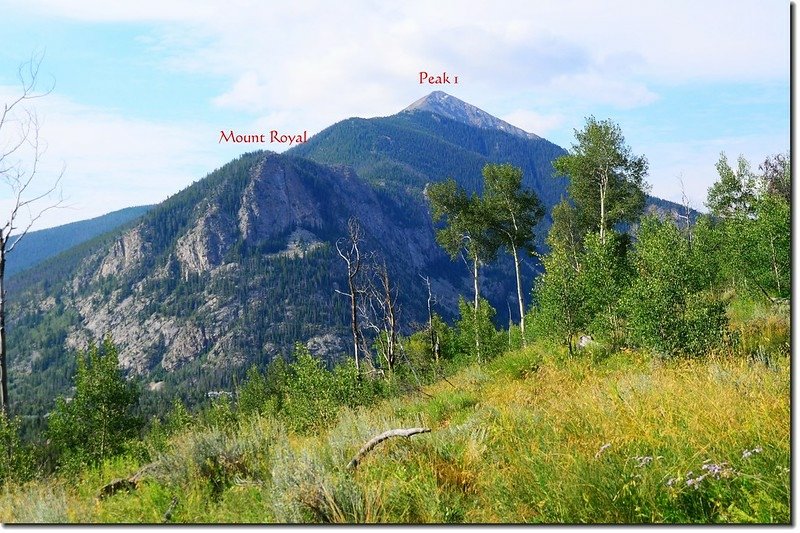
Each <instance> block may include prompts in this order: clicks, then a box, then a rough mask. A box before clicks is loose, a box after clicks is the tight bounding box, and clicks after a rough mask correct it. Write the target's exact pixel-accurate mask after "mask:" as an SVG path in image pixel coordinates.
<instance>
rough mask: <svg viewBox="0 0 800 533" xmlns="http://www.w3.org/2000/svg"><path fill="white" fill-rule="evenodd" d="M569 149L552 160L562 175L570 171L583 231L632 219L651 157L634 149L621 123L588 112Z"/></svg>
mask: <svg viewBox="0 0 800 533" xmlns="http://www.w3.org/2000/svg"><path fill="white" fill-rule="evenodd" d="M575 138H576V141H577V142H576V143H575V144H573V145H572V148H571V149H570V153H569V154H568V155H565V156H561V157H559V158H558V159H556V160H555V161H553V168H555V170H556V172H557V173H558V174H560V175H565V176H569V178H570V182H569V187H568V190H569V196H570V198H571V199H572V201H573V202H574V203H575V206H576V208H577V217H578V223H579V226H580V228H581V230H582V233H584V234H585V233H588V232H593V231H598V232H599V233H600V236H601V238H602V237H603V236H604V235H605V231H606V230H608V229H611V228H613V227H614V226H615V225H616V224H617V223H620V222H633V221H635V220H636V219H637V218H639V216H640V215H641V213H642V210H643V209H644V205H645V184H644V181H643V180H644V176H645V175H646V174H647V159H645V157H644V156H637V155H634V154H633V153H632V151H631V149H630V147H629V146H627V145H626V144H625V138H624V137H623V135H622V130H621V129H620V127H619V125H617V124H615V123H614V122H612V121H611V120H602V121H598V120H597V119H595V118H594V117H592V116H590V117H588V118H587V119H586V126H585V127H584V129H583V130H581V131H578V130H575Z"/></svg>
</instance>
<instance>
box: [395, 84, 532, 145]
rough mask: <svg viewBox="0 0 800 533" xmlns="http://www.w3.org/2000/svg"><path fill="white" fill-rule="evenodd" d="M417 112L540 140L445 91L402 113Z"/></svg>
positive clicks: (426, 98) (423, 99)
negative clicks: (433, 114) (425, 112)
mask: <svg viewBox="0 0 800 533" xmlns="http://www.w3.org/2000/svg"><path fill="white" fill-rule="evenodd" d="M417 111H428V112H430V113H435V114H437V115H441V116H443V117H447V118H449V119H452V120H457V121H458V122H463V123H464V124H469V125H470V126H475V127H478V128H483V129H495V130H500V131H505V132H507V133H510V134H512V135H516V136H518V137H522V138H524V139H539V138H540V137H539V136H538V135H534V134H533V133H528V132H527V131H525V130H523V129H521V128H518V127H516V126H512V125H511V124H509V123H508V122H506V121H505V120H500V119H499V118H497V117H495V116H492V115H490V114H489V113H487V112H486V111H484V110H482V109H479V108H477V107H475V106H474V105H472V104H468V103H467V102H465V101H463V100H459V99H458V98H456V97H455V96H452V95H449V94H447V93H446V92H444V91H433V92H432V93H430V94H429V95H427V96H424V97H422V98H420V99H419V100H417V101H416V102H414V103H413V104H411V105H410V106H408V107H407V108H405V109H403V111H402V112H403V113H414V112H417Z"/></svg>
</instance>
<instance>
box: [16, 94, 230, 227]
mask: <svg viewBox="0 0 800 533" xmlns="http://www.w3.org/2000/svg"><path fill="white" fill-rule="evenodd" d="M15 94H17V88H16V87H2V86H0V102H9V101H10V98H11V96H13V95H15ZM32 105H35V110H36V113H37V115H38V116H39V118H40V122H41V137H42V139H43V140H44V141H45V142H46V143H47V151H46V153H45V154H44V157H43V160H42V165H41V168H40V174H39V178H37V180H36V183H35V184H34V189H32V191H31V193H32V194H36V193H38V192H40V191H42V190H46V188H47V187H49V186H50V185H51V184H52V183H53V180H54V179H55V178H56V177H57V175H58V174H59V172H60V171H61V170H62V168H64V169H65V173H64V177H63V179H62V189H63V194H64V197H65V198H66V200H67V203H68V204H69V205H71V206H72V207H73V209H71V210H54V211H50V212H48V213H47V214H46V215H45V216H43V217H42V219H41V222H40V223H39V224H37V227H47V226H51V225H55V224H59V223H63V222H65V221H68V220H75V219H76V218H89V217H92V216H96V215H100V214H103V213H107V212H109V211H113V210H115V209H121V208H123V207H128V206H131V205H139V204H145V203H155V202H159V201H161V200H163V199H164V198H165V197H166V196H167V195H169V194H172V193H174V192H177V191H178V190H179V189H181V188H183V187H185V186H186V185H188V184H189V183H191V182H192V181H194V180H196V179H199V178H200V177H202V176H203V175H204V174H205V173H207V172H208V171H209V170H210V169H213V168H214V167H215V166H219V165H220V164H222V163H224V162H226V161H227V160H228V159H230V158H231V157H233V156H234V155H236V154H237V153H238V152H240V151H241V150H238V149H233V150H231V149H229V148H228V147H225V148H222V149H221V148H220V147H218V145H217V141H218V138H219V131H217V130H211V129H210V128H208V127H206V126H204V125H202V124H188V123H187V124H174V123H171V124H170V123H158V122H152V121H145V120H134V119H129V118H125V117H123V116H121V115H119V114H116V113H113V112H109V111H106V110H101V109H96V108H93V107H91V106H86V105H82V104H78V103H75V102H72V101H70V100H68V99H65V98H63V97H60V96H58V95H57V94H50V95H48V96H46V97H45V98H41V99H38V100H35V101H33V102H32ZM8 134H13V131H10V130H7V129H6V128H4V129H3V131H2V132H0V142H2V143H5V142H6V141H7V140H8V136H7V135H8ZM30 156H31V154H30V153H26V154H22V163H23V164H25V165H28V164H29V163H30V161H31V159H30ZM9 194H10V192H9V190H8V189H7V188H3V187H0V202H8V201H9ZM0 205H3V204H0ZM5 212H6V211H0V218H2V214H3V213H5Z"/></svg>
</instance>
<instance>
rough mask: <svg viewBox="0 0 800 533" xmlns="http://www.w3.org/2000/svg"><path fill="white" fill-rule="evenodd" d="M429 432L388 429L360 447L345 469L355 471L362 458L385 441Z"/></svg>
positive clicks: (426, 430)
mask: <svg viewBox="0 0 800 533" xmlns="http://www.w3.org/2000/svg"><path fill="white" fill-rule="evenodd" d="M430 431H431V430H430V429H429V428H408V429H390V430H389V431H384V432H383V433H381V434H380V435H378V436H376V437H373V438H372V439H370V440H369V441H368V442H367V443H366V444H365V445H364V446H362V447H361V449H360V450H359V451H358V453H357V454H356V456H355V457H353V459H352V460H351V461H350V462H349V463H348V464H347V468H348V470H355V468H356V467H357V466H358V463H360V462H361V460H362V459H364V456H365V455H367V454H368V453H369V452H370V450H372V449H373V448H374V447H375V446H377V445H378V444H380V443H381V442H383V441H385V440H386V439H390V438H392V437H406V438H408V437H411V436H413V435H417V434H419V433H430Z"/></svg>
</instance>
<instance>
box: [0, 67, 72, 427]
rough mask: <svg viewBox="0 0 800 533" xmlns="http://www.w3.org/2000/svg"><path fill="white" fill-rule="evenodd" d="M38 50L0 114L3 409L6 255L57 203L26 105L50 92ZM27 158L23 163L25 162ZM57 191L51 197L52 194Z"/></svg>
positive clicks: (1, 397) (0, 395) (4, 398)
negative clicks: (4, 207) (5, 199)
mask: <svg viewBox="0 0 800 533" xmlns="http://www.w3.org/2000/svg"><path fill="white" fill-rule="evenodd" d="M42 59H43V55H42V54H34V55H33V56H31V59H30V60H28V61H27V62H25V63H23V64H22V65H20V67H19V69H18V72H17V74H18V78H19V82H20V85H21V93H20V94H19V96H17V97H16V98H15V99H13V100H11V102H8V103H5V104H3V108H2V113H1V114H0V181H2V183H4V184H5V185H6V186H7V187H8V189H9V192H10V197H11V208H10V212H9V214H8V215H7V216H6V219H5V223H3V225H2V226H0V388H1V389H2V391H0V402H2V406H0V408H2V411H3V412H4V413H7V412H8V401H9V400H8V353H7V351H6V288H5V267H6V256H7V254H9V253H11V252H12V251H13V250H14V248H15V247H16V246H17V244H19V242H20V241H21V240H22V239H23V238H24V237H25V235H27V234H28V231H30V229H31V228H32V227H33V225H34V224H35V223H36V222H37V221H38V220H39V219H40V218H41V217H42V215H44V214H45V213H46V212H47V211H50V210H51V209H56V208H58V207H62V206H63V198H62V197H61V195H60V184H61V178H62V177H63V175H64V169H63V168H62V169H61V172H59V173H58V174H57V175H56V176H55V178H54V179H53V180H52V182H51V183H50V185H46V186H45V187H43V188H42V187H38V185H39V183H38V181H39V178H40V177H41V168H40V166H41V162H42V158H43V156H44V154H45V152H46V150H47V147H46V145H45V143H44V141H42V140H41V138H40V136H39V133H40V123H39V118H38V116H37V114H36V111H35V110H34V109H32V108H30V107H28V104H30V102H31V101H32V100H35V99H37V98H42V97H44V96H47V95H48V94H50V93H51V92H52V91H53V89H54V87H55V84H51V85H50V87H49V88H47V89H45V90H42V91H39V90H38V89H37V84H38V82H39V67H40V66H41V63H42ZM26 161H27V164H26ZM57 191H59V194H57V195H56V192H57Z"/></svg>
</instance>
